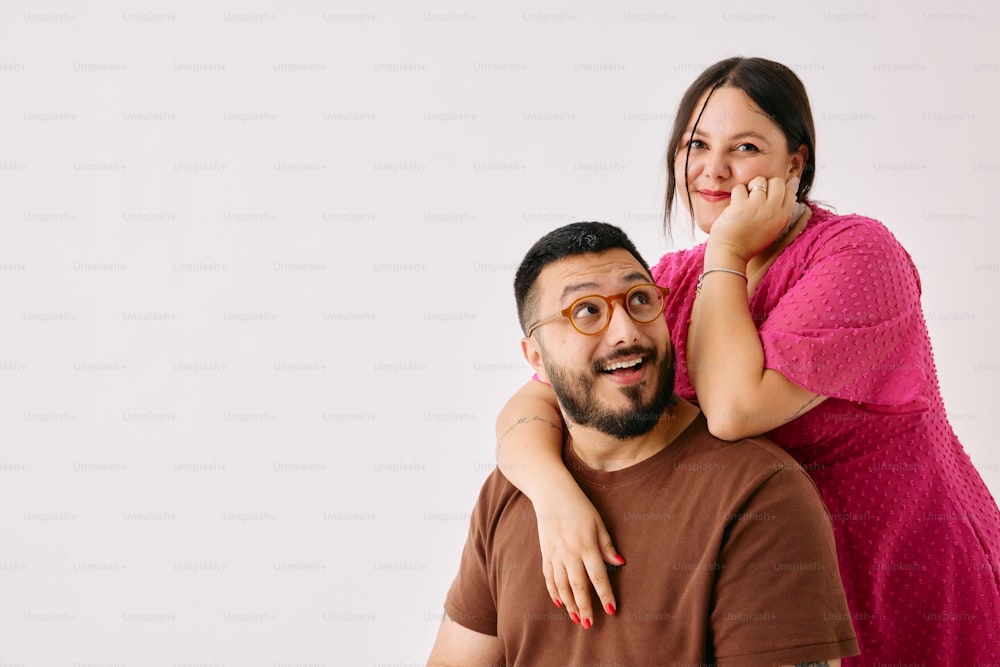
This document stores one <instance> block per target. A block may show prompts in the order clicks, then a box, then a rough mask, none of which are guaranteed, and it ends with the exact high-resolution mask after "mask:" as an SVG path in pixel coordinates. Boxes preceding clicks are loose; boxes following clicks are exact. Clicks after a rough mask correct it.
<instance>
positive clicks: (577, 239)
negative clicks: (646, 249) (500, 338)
mask: <svg viewBox="0 0 1000 667" xmlns="http://www.w3.org/2000/svg"><path fill="white" fill-rule="evenodd" d="M614 248H621V249H623V250H626V251H628V252H629V253H631V254H632V256H633V257H635V258H636V260H638V262H639V263H640V264H641V265H642V266H643V268H644V269H646V271H647V272H648V271H649V265H648V264H646V260H644V259H643V258H642V255H640V254H639V251H638V250H636V249H635V245H633V243H632V241H631V240H629V238H628V236H626V235H625V232H623V231H622V230H621V229H619V228H618V227H615V226H614V225H609V224H607V223H605V222H574V223H572V224H569V225H565V226H564V227H560V228H559V229H555V230H553V231H551V232H549V233H548V234H546V235H545V236H543V237H542V238H540V239H538V241H536V242H535V245H533V246H531V250H529V251H528V254H526V255H525V256H524V259H523V260H521V265H520V266H519V267H518V269H517V274H516V275H515V276H514V298H515V299H516V301H517V318H518V320H520V322H521V330H522V331H524V332H525V333H527V332H528V325H529V324H530V322H529V321H528V320H529V318H531V319H533V318H534V311H535V302H536V301H537V293H536V290H535V282H536V281H537V280H538V274H540V273H541V272H542V269H544V268H545V267H546V266H548V265H549V264H551V263H553V262H555V261H558V260H560V259H563V258H564V257H573V256H575V255H584V254H587V253H597V252H604V251H605V250H612V249H614Z"/></svg>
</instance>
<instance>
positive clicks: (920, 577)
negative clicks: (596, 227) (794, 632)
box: [622, 206, 1000, 666]
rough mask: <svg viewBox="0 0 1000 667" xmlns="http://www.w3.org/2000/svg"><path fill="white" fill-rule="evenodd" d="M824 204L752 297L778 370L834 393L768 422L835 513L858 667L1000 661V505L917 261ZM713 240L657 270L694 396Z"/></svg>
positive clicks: (680, 383)
mask: <svg viewBox="0 0 1000 667" xmlns="http://www.w3.org/2000/svg"><path fill="white" fill-rule="evenodd" d="M812 210H813V215H812V218H811V219H810V221H809V224H808V225H807V226H806V228H805V230H803V232H802V233H801V234H800V235H799V237H798V238H796V239H795V240H794V241H793V242H792V243H791V244H790V245H789V246H788V247H787V248H786V249H785V250H784V251H783V252H782V253H781V254H780V255H779V256H778V258H777V260H776V261H775V262H774V264H772V266H771V267H770V268H769V269H768V271H767V273H766V274H765V276H764V277H763V279H762V280H761V282H760V284H759V286H758V287H757V290H756V292H755V293H754V295H753V297H752V298H751V300H750V310H751V314H752V316H753V318H754V321H755V322H756V323H757V326H758V330H759V332H760V336H761V340H762V342H763V347H764V354H765V359H766V361H765V363H766V366H767V368H772V369H774V370H777V371H779V372H781V373H782V374H783V375H785V376H786V377H788V378H789V379H791V380H792V381H793V382H795V383H796V384H799V385H801V386H803V387H805V388H807V389H809V390H811V391H813V392H816V393H818V394H822V395H825V396H830V397H832V398H830V399H828V400H827V401H825V402H824V403H822V404H820V405H819V406H818V407H817V408H816V409H814V410H812V411H810V412H808V413H806V414H805V415H803V416H802V417H799V418H798V419H796V420H794V421H792V422H790V423H788V424H785V425H783V426H781V427H780V428H777V429H775V430H774V431H771V432H770V433H768V434H767V435H768V436H769V437H770V438H772V439H773V440H774V441H775V442H776V443H777V444H778V445H779V446H781V447H783V448H784V449H785V450H787V451H788V452H789V453H790V454H791V455H792V456H793V457H795V458H796V460H797V461H798V462H799V463H800V464H801V465H802V466H803V467H804V468H805V469H806V470H807V471H808V472H809V474H810V475H811V476H812V478H813V480H814V481H815V482H816V486H817V487H818V488H819V490H820V493H821V494H822V495H823V500H824V501H825V502H826V505H827V507H828V509H829V510H830V514H831V517H832V518H833V523H834V529H835V532H836V538H837V549H838V554H839V557H840V570H841V576H842V578H843V581H844V586H845V588H846V591H847V599H848V603H849V606H850V608H851V613H852V619H853V621H854V624H855V628H856V630H857V634H858V639H859V641H860V644H861V656H860V657H857V658H847V659H845V660H844V662H843V664H844V665H845V666H857V665H878V664H900V663H902V664H927V665H974V664H997V663H1000V510H998V509H997V505H996V502H995V501H994V499H993V497H992V496H991V495H990V492H989V490H988V489H987V488H986V485H985V484H984V482H983V480H982V478H981V477H980V476H979V473H978V472H977V471H976V469H975V467H974V466H973V464H972V461H971V460H970V459H969V457H968V455H967V454H966V453H965V451H964V450H963V449H962V445H961V443H959V441H958V439H957V437H956V436H955V433H954V431H953V430H952V428H951V426H950V424H949V423H948V419H947V416H946V414H945V408H944V403H943V402H942V399H941V395H940V391H939V388H938V382H937V373H936V371H935V368H934V360H933V356H932V352H931V343H930V338H929V337H928V334H927V326H926V324H925V322H924V318H923V313H922V311H921V308H920V280H919V277H918V275H917V271H916V269H915V267H914V266H913V263H912V261H911V259H910V256H909V255H908V254H907V252H906V251H905V250H904V249H903V247H902V246H901V245H900V244H899V242H898V241H896V239H895V238H894V237H893V236H892V234H891V233H890V232H889V231H888V230H887V229H886V228H885V227H884V226H883V225H882V224H881V223H880V222H878V221H876V220H872V219H870V218H864V217H861V216H857V215H844V216H838V215H834V214H833V213H831V212H830V211H827V210H825V209H822V208H819V207H816V206H813V207H812ZM704 251H705V246H704V244H702V245H700V246H697V247H695V248H691V249H688V250H682V251H679V252H674V253H669V254H667V255H665V256H664V257H663V258H662V259H661V260H660V262H659V264H657V265H656V266H655V267H654V268H653V278H654V280H655V281H656V282H657V283H658V284H660V285H664V286H666V287H669V288H670V290H671V293H670V296H669V297H668V304H667V309H666V312H665V317H666V319H667V323H668V325H669V326H670V331H671V338H672V339H673V342H674V347H675V349H676V354H677V382H676V391H677V393H678V394H680V395H681V396H683V397H685V398H688V399H694V390H693V388H692V387H691V382H690V380H689V378H688V375H687V365H686V357H685V346H686V342H687V332H688V324H689V323H690V320H691V307H692V305H693V303H694V296H695V284H696V283H697V280H698V275H699V274H700V273H701V271H702V268H703V257H704ZM622 548H623V549H624V548H625V547H624V545H623V546H622Z"/></svg>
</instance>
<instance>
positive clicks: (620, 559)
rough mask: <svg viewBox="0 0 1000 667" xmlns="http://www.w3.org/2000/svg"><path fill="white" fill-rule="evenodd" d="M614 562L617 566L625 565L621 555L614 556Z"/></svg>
mask: <svg viewBox="0 0 1000 667" xmlns="http://www.w3.org/2000/svg"><path fill="white" fill-rule="evenodd" d="M615 560H616V561H618V564H619V565H624V564H625V559H624V558H622V555H621V554H615Z"/></svg>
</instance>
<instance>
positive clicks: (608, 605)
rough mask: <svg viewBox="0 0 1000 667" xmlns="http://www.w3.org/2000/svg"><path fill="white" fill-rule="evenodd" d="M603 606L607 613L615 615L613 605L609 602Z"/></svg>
mask: <svg viewBox="0 0 1000 667" xmlns="http://www.w3.org/2000/svg"><path fill="white" fill-rule="evenodd" d="M604 608H605V609H607V610H608V613H609V614H610V615H612V616H614V615H615V606H614V605H613V604H611V603H610V602H609V603H607V604H606V605H604Z"/></svg>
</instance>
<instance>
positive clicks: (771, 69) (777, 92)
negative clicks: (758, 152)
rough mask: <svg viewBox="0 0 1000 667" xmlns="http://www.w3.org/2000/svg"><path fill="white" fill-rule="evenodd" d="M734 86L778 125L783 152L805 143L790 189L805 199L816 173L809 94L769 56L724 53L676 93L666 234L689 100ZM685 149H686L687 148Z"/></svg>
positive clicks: (669, 150)
mask: <svg viewBox="0 0 1000 667" xmlns="http://www.w3.org/2000/svg"><path fill="white" fill-rule="evenodd" d="M723 86H725V87H729V88H738V89H740V90H742V91H743V92H744V93H746V95H747V97H749V98H750V99H751V100H753V101H754V103H755V104H756V105H757V106H759V107H760V108H761V110H762V111H763V112H764V113H766V114H767V115H768V116H769V117H770V118H771V120H773V121H774V122H775V123H777V124H778V127H780V128H781V131H782V132H784V134H785V139H787V141H788V152H789V153H794V152H795V151H797V150H798V149H799V146H802V145H805V146H806V148H807V149H808V150H809V155H808V156H807V157H806V164H805V167H804V168H803V170H802V176H801V177H800V180H799V190H798V192H797V193H796V199H797V200H798V201H805V200H806V198H807V195H808V194H809V189H810V188H811V187H812V184H813V178H814V177H815V175H816V128H815V126H814V125H813V117H812V110H811V109H810V108H809V97H808V96H807V95H806V89H805V86H803V85H802V81H800V80H799V77H797V76H795V73H794V72H793V71H792V70H790V69H788V68H787V67H785V66H784V65H782V64H781V63H776V62H774V61H772V60H765V59H764V58H727V59H726V60H722V61H719V62H717V63H715V64H714V65H712V66H711V67H709V68H708V69H706V70H705V71H704V72H702V73H701V76H699V77H698V78H697V79H695V81H694V83H692V84H691V85H690V87H688V89H687V91H685V93H684V97H683V98H681V103H680V105H679V106H678V108H677V116H676V117H675V118H674V128H673V130H672V131H671V133H670V141H669V142H668V143H667V196H666V206H665V208H664V216H663V223H664V227H665V229H666V230H667V232H668V233H669V231H670V218H671V214H672V213H673V208H674V196H675V195H676V194H677V177H676V172H675V169H674V166H675V162H676V160H677V151H678V150H679V148H680V145H681V140H682V139H683V137H684V134H685V129H687V124H688V120H690V118H691V116H692V114H694V111H695V105H697V104H698V100H699V99H700V98H701V96H702V95H704V94H705V92H708V93H709V94H708V97H706V98H705V104H707V103H708V100H709V98H711V97H712V93H714V92H715V90H716V89H717V88H721V87H723ZM704 110H705V105H704V104H703V105H702V107H701V109H700V110H699V111H698V117H697V118H696V119H695V124H694V127H693V128H692V132H691V134H692V135H693V134H694V129H696V128H697V126H698V121H699V120H700V119H701V114H702V112H703V111H704ZM688 152H689V153H690V148H688ZM684 178H685V180H686V179H687V158H686V157H685V165H684ZM684 192H685V193H686V194H687V197H688V206H689V207H690V206H691V201H690V199H691V193H690V191H689V190H688V188H687V186H686V185H685V187H684Z"/></svg>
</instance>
